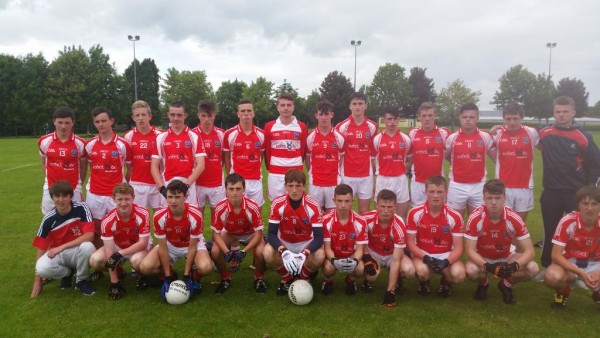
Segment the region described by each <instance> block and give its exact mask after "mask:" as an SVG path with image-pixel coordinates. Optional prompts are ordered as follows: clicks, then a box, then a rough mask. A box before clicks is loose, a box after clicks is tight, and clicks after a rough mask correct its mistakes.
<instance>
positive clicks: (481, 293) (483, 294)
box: [473, 283, 490, 300]
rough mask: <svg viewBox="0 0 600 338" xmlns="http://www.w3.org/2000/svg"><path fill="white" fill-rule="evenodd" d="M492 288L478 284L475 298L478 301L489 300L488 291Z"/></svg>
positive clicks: (488, 285)
mask: <svg viewBox="0 0 600 338" xmlns="http://www.w3.org/2000/svg"><path fill="white" fill-rule="evenodd" d="M489 287H490V284H489V283H488V284H486V285H481V284H477V290H475V294H474V295H473V298H475V299H477V300H485V299H486V298H487V290H488V288H489Z"/></svg>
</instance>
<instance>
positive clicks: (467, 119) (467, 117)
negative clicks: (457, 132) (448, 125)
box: [459, 110, 479, 132]
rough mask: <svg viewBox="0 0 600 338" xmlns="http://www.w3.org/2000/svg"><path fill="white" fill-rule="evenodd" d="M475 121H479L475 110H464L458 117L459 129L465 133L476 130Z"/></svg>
mask: <svg viewBox="0 0 600 338" xmlns="http://www.w3.org/2000/svg"><path fill="white" fill-rule="evenodd" d="M477 120H479V114H478V113H477V111H476V110H465V111H463V112H462V113H460V116H459V121H460V127H461V128H462V130H463V131H466V132H470V131H474V130H475V128H477Z"/></svg>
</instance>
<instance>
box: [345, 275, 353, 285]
mask: <svg viewBox="0 0 600 338" xmlns="http://www.w3.org/2000/svg"><path fill="white" fill-rule="evenodd" d="M345 281H346V283H354V276H352V275H346V279H345Z"/></svg>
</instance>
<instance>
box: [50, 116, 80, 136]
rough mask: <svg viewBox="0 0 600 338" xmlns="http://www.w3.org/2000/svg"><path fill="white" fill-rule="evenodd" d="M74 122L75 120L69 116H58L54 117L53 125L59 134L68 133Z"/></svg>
mask: <svg viewBox="0 0 600 338" xmlns="http://www.w3.org/2000/svg"><path fill="white" fill-rule="evenodd" d="M74 124H75V121H73V119H72V118H70V117H58V118H55V119H54V127H55V128H56V132H57V133H58V134H60V135H68V134H70V133H71V130H73V125H74Z"/></svg>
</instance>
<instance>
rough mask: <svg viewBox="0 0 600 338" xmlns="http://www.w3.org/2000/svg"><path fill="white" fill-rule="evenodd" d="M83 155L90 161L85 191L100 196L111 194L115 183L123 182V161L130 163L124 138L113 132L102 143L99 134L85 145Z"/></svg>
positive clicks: (129, 149)
mask: <svg viewBox="0 0 600 338" xmlns="http://www.w3.org/2000/svg"><path fill="white" fill-rule="evenodd" d="M85 155H86V157H87V159H88V162H89V163H90V179H89V181H88V183H87V187H86V189H87V191H89V192H91V193H93V194H95V195H100V196H112V191H113V188H114V187H115V185H117V184H119V183H121V182H124V181H125V177H124V176H123V169H124V168H125V163H131V148H130V147H129V143H127V141H125V139H124V138H122V137H120V136H119V135H117V133H114V135H113V137H112V139H111V140H110V141H109V142H108V143H106V144H104V143H102V140H100V136H96V137H94V138H92V139H90V140H89V141H88V142H87V144H86V145H85Z"/></svg>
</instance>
